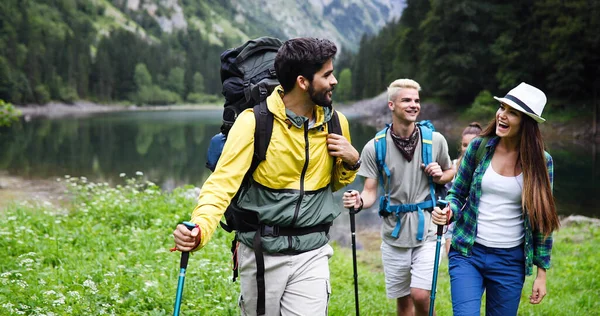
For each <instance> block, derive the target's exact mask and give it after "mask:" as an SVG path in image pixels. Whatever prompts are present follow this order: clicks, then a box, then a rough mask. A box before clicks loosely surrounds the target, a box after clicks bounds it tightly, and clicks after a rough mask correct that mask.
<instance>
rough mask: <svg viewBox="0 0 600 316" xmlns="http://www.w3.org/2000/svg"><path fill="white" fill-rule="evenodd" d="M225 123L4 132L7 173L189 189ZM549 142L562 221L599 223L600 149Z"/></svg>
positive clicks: (163, 121)
mask: <svg viewBox="0 0 600 316" xmlns="http://www.w3.org/2000/svg"><path fill="white" fill-rule="evenodd" d="M348 118H349V120H350V123H351V124H350V126H351V133H352V136H353V138H352V143H353V144H354V146H355V147H356V148H357V149H358V150H359V151H360V150H362V147H363V146H364V144H365V143H366V142H367V141H368V140H369V139H371V138H372V137H373V136H374V135H375V133H376V129H375V128H374V127H371V126H367V125H365V124H362V123H361V122H360V118H358V117H352V116H349V117H348ZM220 122H221V111H220V110H190V111H183V110H181V111H132V112H112V113H104V114H96V115H91V116H88V117H66V118H60V119H44V118H34V119H31V120H29V121H24V120H21V121H20V122H18V123H17V124H15V125H13V126H12V127H10V128H3V129H2V130H0V170H5V171H7V172H8V173H9V174H11V175H18V176H21V177H25V178H44V179H47V178H58V177H63V176H64V175H70V176H75V177H80V176H85V177H87V178H88V180H90V181H95V182H108V183H111V184H120V183H123V181H124V180H123V178H122V177H120V174H121V173H125V174H126V177H135V176H136V172H138V171H140V172H142V173H143V178H145V179H147V180H150V181H152V182H154V183H156V184H158V185H159V186H161V187H162V188H163V189H166V190H171V189H173V188H175V187H177V186H181V185H185V184H192V185H195V186H201V185H202V183H203V182H204V180H205V179H206V178H207V177H208V176H209V174H210V171H209V170H208V169H206V168H205V166H204V164H205V162H206V149H207V147H208V144H209V141H210V139H211V137H212V136H213V135H214V134H216V133H217V132H218V131H219V127H220ZM445 136H446V138H447V140H448V143H449V147H450V151H451V152H450V156H451V157H452V158H455V157H456V155H457V151H458V135H445ZM546 141H547V147H548V151H549V152H550V153H551V154H552V156H553V158H554V160H555V183H554V192H555V199H556V201H557V203H558V210H559V214H560V215H571V214H579V215H585V216H590V217H596V218H599V217H600V209H599V208H598V207H597V205H598V204H599V203H600V181H599V173H600V171H599V168H600V162H599V155H598V151H599V148H598V147H600V146H598V145H596V144H578V143H570V142H564V141H553V140H552V139H549V140H548V139H547V140H546ZM349 187H351V188H356V189H361V188H362V179H359V178H357V180H356V181H355V182H354V183H353V184H351V185H350V186H349ZM341 192H343V191H341ZM339 194H340V193H338V194H337V197H338V199H340V195H339ZM340 204H341V203H340ZM340 207H341V206H340ZM182 211H183V212H187V213H191V210H182ZM358 216H359V217H358V224H357V225H358V227H359V229H361V228H362V229H367V228H369V227H371V228H373V227H375V228H377V227H379V225H378V223H379V218H378V216H377V212H376V211H375V210H365V211H363V212H362V213H360V214H359V215H358ZM339 221H343V223H340V224H342V225H338V226H341V227H340V229H342V230H343V232H344V234H345V235H348V238H349V233H348V234H346V231H347V228H342V227H345V226H346V224H347V223H346V222H347V221H348V216H340V219H339ZM336 222H337V221H336ZM341 239H344V240H345V239H346V238H341ZM343 243H345V242H343Z"/></svg>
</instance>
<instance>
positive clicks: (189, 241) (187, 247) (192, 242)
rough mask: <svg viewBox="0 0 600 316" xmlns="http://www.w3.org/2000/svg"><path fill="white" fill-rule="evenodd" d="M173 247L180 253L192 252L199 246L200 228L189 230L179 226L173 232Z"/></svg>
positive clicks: (181, 225)
mask: <svg viewBox="0 0 600 316" xmlns="http://www.w3.org/2000/svg"><path fill="white" fill-rule="evenodd" d="M173 237H174V238H175V247H176V248H177V250H180V251H192V250H193V249H195V248H196V247H198V245H199V244H200V237H201V234H200V228H198V227H195V228H194V229H192V230H189V229H188V228H187V227H185V225H183V224H179V225H177V228H175V230H174V231H173Z"/></svg>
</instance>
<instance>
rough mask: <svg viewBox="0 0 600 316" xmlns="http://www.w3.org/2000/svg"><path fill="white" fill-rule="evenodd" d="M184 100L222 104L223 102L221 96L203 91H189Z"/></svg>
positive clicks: (195, 102) (196, 102)
mask: <svg viewBox="0 0 600 316" xmlns="http://www.w3.org/2000/svg"><path fill="white" fill-rule="evenodd" d="M186 100H187V101H188V102H190V103H194V104H222V103H224V100H223V97H221V96H219V95H215V94H204V93H195V92H192V93H189V94H188V95H187V98H186Z"/></svg>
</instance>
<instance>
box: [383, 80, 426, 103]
mask: <svg viewBox="0 0 600 316" xmlns="http://www.w3.org/2000/svg"><path fill="white" fill-rule="evenodd" d="M404 88H410V89H416V90H417V91H421V85H419V83H418V82H416V81H414V80H412V79H396V80H394V82H392V83H390V86H389V87H388V88H387V94H388V101H392V100H394V99H395V98H396V95H397V94H398V91H400V90H402V89H404Z"/></svg>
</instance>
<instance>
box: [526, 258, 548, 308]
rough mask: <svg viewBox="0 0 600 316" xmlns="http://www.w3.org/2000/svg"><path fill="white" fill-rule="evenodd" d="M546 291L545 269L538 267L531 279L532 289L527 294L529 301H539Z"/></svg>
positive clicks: (532, 302) (535, 302)
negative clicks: (534, 276) (529, 293)
mask: <svg viewBox="0 0 600 316" xmlns="http://www.w3.org/2000/svg"><path fill="white" fill-rule="evenodd" d="M546 293H547V292H546V270H545V269H542V268H539V267H538V271H537V277H536V278H535V280H534V281H533V289H532V291H531V296H529V303H531V304H539V303H541V302H542V300H543V299H544V296H546Z"/></svg>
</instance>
